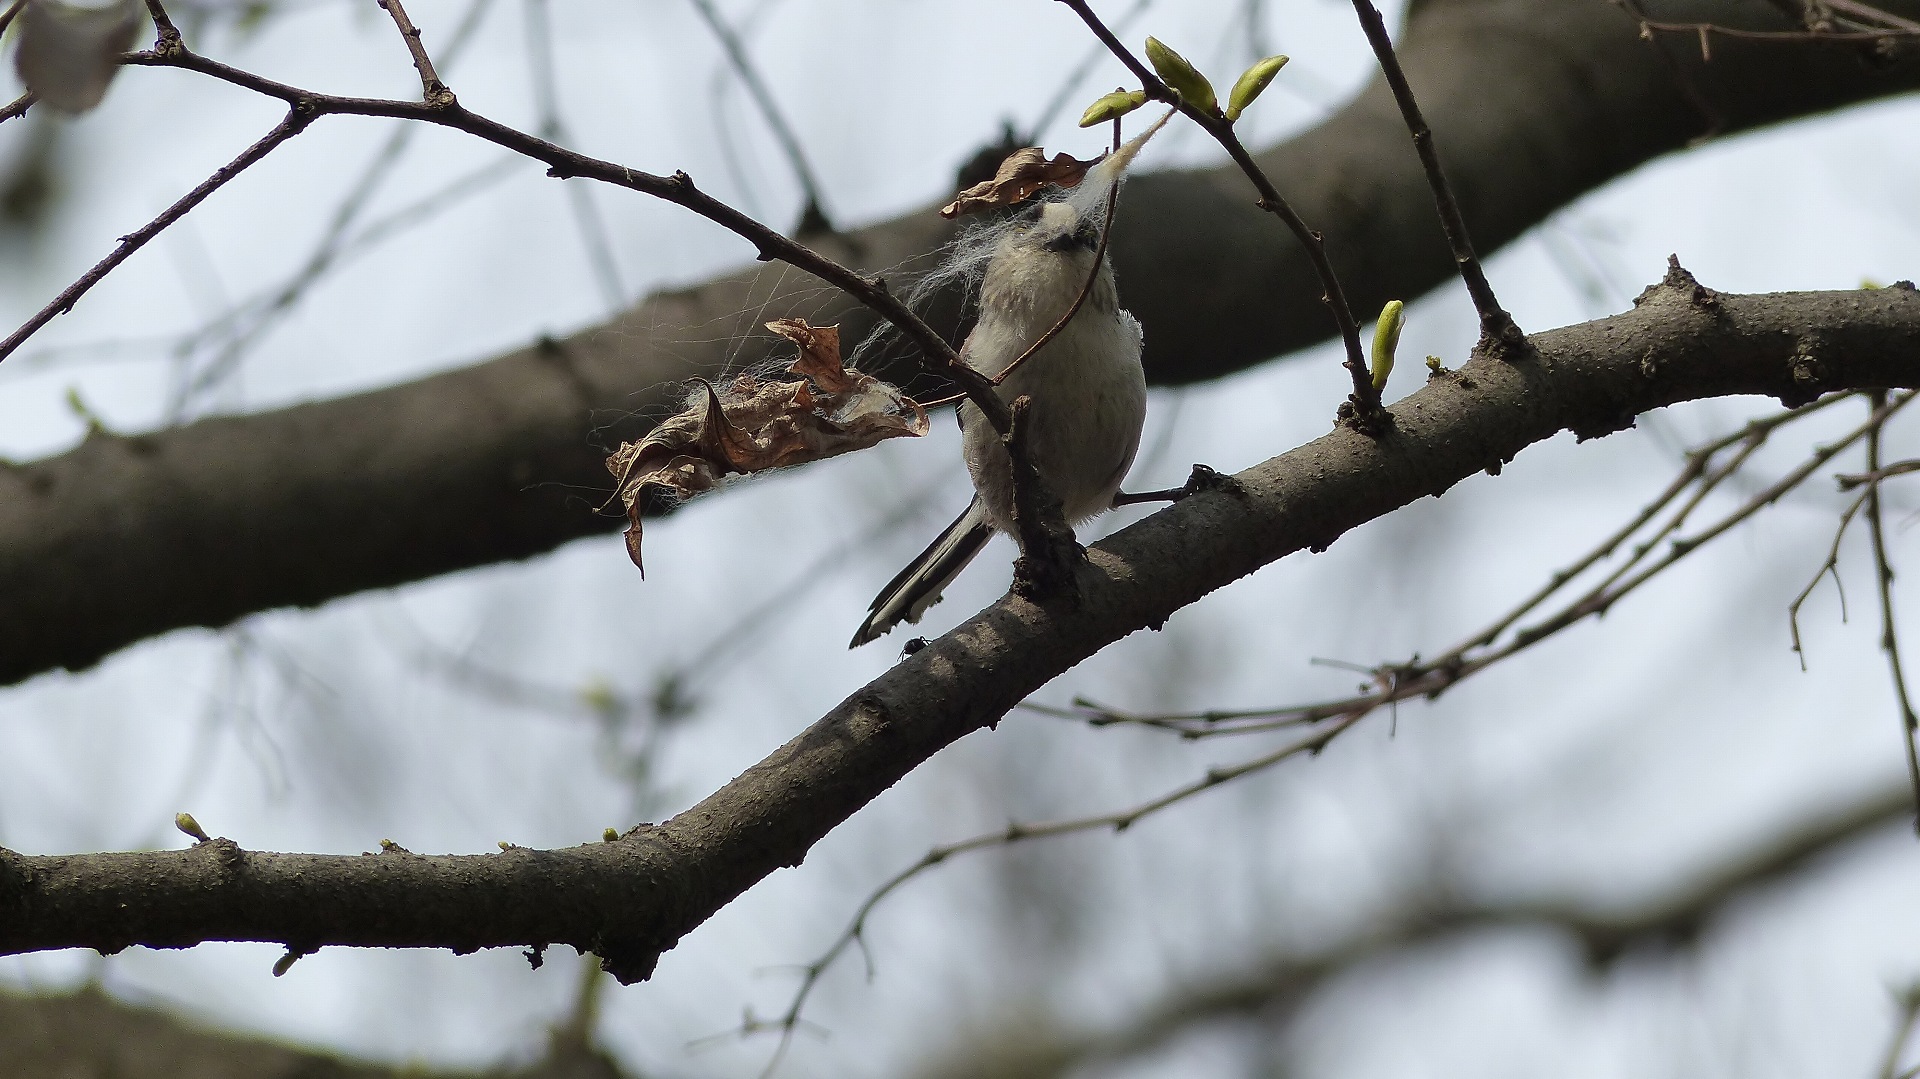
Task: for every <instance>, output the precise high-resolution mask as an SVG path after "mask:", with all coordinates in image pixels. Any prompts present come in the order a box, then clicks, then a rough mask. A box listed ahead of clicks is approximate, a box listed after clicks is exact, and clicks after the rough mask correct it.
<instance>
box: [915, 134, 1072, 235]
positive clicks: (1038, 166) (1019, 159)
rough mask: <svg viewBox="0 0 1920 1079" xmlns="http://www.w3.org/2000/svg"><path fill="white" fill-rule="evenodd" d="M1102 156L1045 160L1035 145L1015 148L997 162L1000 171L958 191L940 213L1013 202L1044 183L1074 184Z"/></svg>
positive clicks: (972, 211)
mask: <svg viewBox="0 0 1920 1079" xmlns="http://www.w3.org/2000/svg"><path fill="white" fill-rule="evenodd" d="M1104 156H1105V155H1104V154H1103V155H1101V157H1096V158H1094V159H1093V160H1091V161H1081V160H1080V159H1079V158H1076V157H1072V156H1070V155H1068V154H1055V155H1053V159H1052V160H1051V161H1049V160H1048V159H1047V154H1046V151H1045V150H1042V149H1041V148H1040V147H1038V146H1028V147H1026V148H1024V149H1020V150H1015V151H1014V152H1013V153H1011V154H1009V155H1008V156H1007V159H1006V160H1005V161H1002V162H1000V171H999V172H997V173H995V174H994V177H993V179H991V180H983V181H981V182H980V183H977V184H974V185H973V186H972V187H969V188H967V189H966V190H965V191H962V192H960V194H959V196H958V197H957V198H955V199H954V200H953V201H952V202H949V203H947V204H946V205H945V206H942V207H941V208H940V216H941V217H946V218H954V217H959V216H960V215H962V214H976V213H979V212H980V211H982V210H991V209H995V208H997V207H1001V206H1014V205H1017V204H1019V203H1022V202H1025V201H1026V200H1028V199H1030V198H1032V197H1033V194H1034V192H1036V191H1038V190H1040V189H1041V188H1042V187H1045V186H1046V185H1048V184H1055V185H1058V186H1060V187H1078V186H1079V185H1080V181H1081V180H1083V179H1085V178H1086V175H1087V170H1088V169H1090V168H1092V167H1093V166H1095V165H1097V164H1099V163H1100V161H1101V160H1102V158H1103V157H1104Z"/></svg>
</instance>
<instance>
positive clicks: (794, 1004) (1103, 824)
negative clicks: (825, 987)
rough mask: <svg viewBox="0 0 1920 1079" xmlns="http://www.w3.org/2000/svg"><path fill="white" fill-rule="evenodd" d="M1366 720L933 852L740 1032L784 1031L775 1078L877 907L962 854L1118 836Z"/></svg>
mask: <svg viewBox="0 0 1920 1079" xmlns="http://www.w3.org/2000/svg"><path fill="white" fill-rule="evenodd" d="M1362 716H1363V713H1356V714H1354V715H1352V716H1350V717H1347V718H1346V719H1344V720H1343V721H1342V722H1340V723H1337V724H1333V725H1331V726H1328V727H1326V728H1325V729H1323V730H1319V731H1316V732H1314V733H1313V734H1312V735H1311V736H1309V737H1306V738H1302V739H1300V740H1298V741H1295V742H1289V743H1288V744H1287V745H1284V746H1282V747H1280V748H1279V749H1276V750H1274V751H1272V752H1269V753H1264V754H1262V755H1260V756H1257V757H1253V758H1251V759H1249V760H1245V761H1242V762H1240V763H1239V764H1233V765H1225V766H1221V767H1215V768H1209V769H1207V772H1206V775H1204V776H1202V777H1201V778H1199V779H1197V780H1194V781H1192V782H1190V783H1186V784H1183V785H1181V786H1179V787H1175V788H1174V789H1172V790H1170V791H1167V792H1166V793H1165V794H1162V795H1160V796H1159V797H1157V798H1154V799H1151V800H1149V801H1146V802H1142V803H1140V804H1138V805H1135V806H1133V807H1131V808H1129V809H1124V810H1121V811H1119V812H1117V813H1106V814H1101V815H1099V816H1090V817H1075V818H1070V819H1067V820H1058V821H1049V822H1046V823H1042V824H1019V823H1011V824H1008V825H1007V826H1006V828H1005V829H1003V830H1000V831H996V832H987V833H984V834H982V835H976V836H973V837H971V838H969V839H962V840H960V841H959V842H956V843H949V844H946V845H945V846H939V847H934V848H933V849H932V850H929V851H928V852H927V853H926V854H924V855H922V856H921V858H920V860H919V861H917V862H914V863H913V864H912V865H910V866H907V867H906V868H905V869H902V870H901V871H899V872H898V873H895V874H894V875H893V876H891V877H888V878H887V879H886V880H885V881H883V882H882V883H881V884H880V886H879V887H878V888H875V889H874V890H873V891H872V892H871V893H869V894H868V896H867V898H866V899H865V900H864V901H863V902H862V903H861V904H860V906H859V908H858V909H856V910H855V911H854V915H853V918H852V919H851V920H850V921H848V923H847V926H846V928H845V929H842V930H841V931H840V935H839V936H838V937H836V938H834V941H833V943H832V944H831V945H830V946H829V947H828V948H827V950H826V951H825V952H823V953H821V955H820V956H819V958H817V959H815V960H814V961H813V962H811V963H808V964H807V965H806V966H804V967H802V968H801V972H802V973H801V980H800V986H799V988H798V989H796V990H795V991H794V995H793V999H792V1000H791V1001H790V1002H789V1003H788V1005H787V1009H786V1011H784V1012H783V1013H781V1015H780V1017H779V1018H777V1019H772V1020H762V1019H754V1018H752V1017H749V1018H748V1020H747V1022H746V1023H744V1024H742V1025H741V1027H740V1030H739V1033H740V1034H741V1035H742V1036H746V1035H751V1034H758V1033H761V1032H764V1031H770V1030H778V1031H779V1032H780V1044H779V1047H778V1048H777V1049H775V1051H774V1055H773V1059H772V1060H771V1061H769V1062H768V1064H767V1067H766V1069H765V1070H763V1071H762V1072H761V1076H762V1079H765V1077H766V1076H769V1075H771V1074H773V1071H774V1069H775V1068H776V1067H778V1065H779V1064H780V1061H781V1059H782V1058H783V1057H784V1056H785V1055H786V1052H787V1048H788V1046H790V1045H791V1044H792V1042H793V1035H794V1032H795V1030H796V1029H797V1028H798V1027H799V1025H800V1024H801V1018H800V1013H801V1011H802V1010H804V1009H805V1007H806V1004H807V999H808V998H809V997H810V996H812V994H813V990H814V987H815V986H817V985H818V984H819V983H820V978H821V976H822V975H824V974H825V973H826V972H827V969H828V968H829V967H831V966H832V965H833V964H834V962H835V961H836V960H838V959H839V958H840V956H841V955H843V954H845V952H846V950H847V949H848V948H850V947H852V946H853V945H854V944H856V943H862V941H863V935H864V933H865V932H866V925H867V919H868V918H869V917H870V916H871V915H872V914H873V911H874V908H876V907H878V906H879V905H880V904H881V902H882V901H884V900H885V899H886V898H887V897H888V896H889V895H892V894H893V893H894V892H895V891H897V890H898V889H899V888H900V886H901V885H904V884H906V883H907V882H908V881H910V880H912V879H913V878H915V877H917V876H919V875H920V874H922V873H925V872H926V871H927V870H929V869H932V868H933V867H934V866H937V865H939V864H941V863H942V862H945V861H946V860H947V859H949V858H951V857H953V856H955V855H958V854H967V853H971V852H973V851H978V850H986V849H988V848H991V847H1004V846H1010V845H1012V844H1015V843H1024V842H1027V841H1029V840H1035V839H1053V838H1057V837H1059V836H1065V835H1075V834H1078V833H1083V832H1092V831H1099V830H1101V829H1106V828H1111V829H1112V830H1113V831H1115V832H1124V831H1126V830H1127V829H1128V828H1131V827H1132V826H1133V825H1135V824H1137V823H1139V822H1140V821H1141V820H1142V819H1144V818H1146V817H1150V816H1152V815H1153V814H1155V813H1158V812H1160V811H1161V810H1163V809H1167V808H1170V807H1172V806H1175V805H1178V804H1180V803H1182V802H1185V801H1187V800H1188V799H1190V798H1192V797H1194V796H1195V795H1199V794H1203V793H1205V792H1207V791H1209V790H1212V789H1213V788H1215V787H1218V786H1220V785H1221V784H1223V783H1228V782H1231V781H1233V780H1236V779H1240V778H1242V777H1245V776H1248V775H1252V774H1254V773H1256V772H1262V771H1265V770H1267V769H1269V768H1272V767H1273V766H1274V765H1277V764H1279V763H1280V762H1282V761H1285V760H1288V759H1291V758H1293V757H1297V756H1300V755H1301V754H1303V753H1304V754H1317V753H1319V752H1320V751H1321V750H1322V749H1325V748H1326V746H1327V743H1329V742H1331V741H1333V739H1334V738H1336V737H1338V736H1339V735H1340V734H1341V733H1342V732H1344V731H1346V730H1347V729H1348V728H1349V727H1352V726H1353V725H1354V724H1355V723H1358V722H1359V721H1360V719H1361V718H1362Z"/></svg>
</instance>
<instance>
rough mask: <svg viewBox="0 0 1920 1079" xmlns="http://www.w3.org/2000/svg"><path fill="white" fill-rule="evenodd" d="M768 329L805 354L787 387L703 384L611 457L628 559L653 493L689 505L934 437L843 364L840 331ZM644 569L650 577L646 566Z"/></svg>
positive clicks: (743, 381) (878, 386)
mask: <svg viewBox="0 0 1920 1079" xmlns="http://www.w3.org/2000/svg"><path fill="white" fill-rule="evenodd" d="M767 326H768V328H769V329H771V330H773V331H774V332H775V333H778V334H779V335H780V336H782V337H785V338H786V339H788V340H789V341H792V342H794V344H795V345H797V346H798V347H799V349H800V355H799V357H798V358H796V359H795V360H794V361H793V363H792V364H791V365H790V366H789V367H788V368H787V370H786V372H784V373H786V374H791V375H797V376H799V377H798V378H797V379H796V380H793V381H788V380H785V379H780V378H769V379H760V378H755V377H754V376H752V375H741V376H740V377H738V378H736V379H734V380H733V383H732V384H731V385H730V386H728V387H727V388H726V389H725V390H716V389H715V388H714V387H713V386H712V385H711V384H709V383H708V382H706V381H704V380H696V382H697V386H696V389H695V390H694V392H693V393H691V394H690V395H689V396H688V399H687V404H686V407H685V408H683V409H681V410H680V411H679V412H678V413H675V414H674V415H673V416H671V417H669V418H668V419H667V420H666V421H665V422H663V423H661V424H660V426H658V427H656V428H654V429H653V431H652V432H651V433H649V434H648V435H647V437H645V438H643V439H641V440H640V441H638V442H627V443H624V444H622V445H621V447H620V448H619V450H617V451H615V452H614V454H613V455H612V456H610V457H608V458H607V470H608V471H610V472H612V473H613V475H614V476H615V477H616V478H617V482H618V494H619V497H620V500H621V502H622V503H623V504H624V505H625V506H626V508H627V519H628V521H629V522H630V523H629V524H628V526H627V555H628V557H630V558H632V559H633V564H634V565H636V566H641V561H640V519H641V516H642V514H643V513H644V512H645V511H646V507H647V503H648V501H649V495H651V494H652V493H654V492H659V493H662V494H664V495H667V496H668V497H672V498H688V497H691V496H693V495H696V494H699V493H701V492H702V491H707V490H711V489H712V488H713V487H715V486H717V485H718V484H719V483H720V481H721V480H723V479H725V478H726V477H727V476H729V475H732V474H735V473H738V474H742V475H744V474H747V473H752V472H764V471H766V470H768V469H773V468H786V467H788V466H790V465H798V464H804V463H806V462H808V461H818V460H822V459H825V458H828V457H835V456H838V455H840V454H843V453H849V452H851V451H853V450H863V449H866V448H867V447H868V446H872V445H874V444H876V443H878V442H881V441H884V440H886V439H889V438H897V437H900V436H902V435H913V436H918V435H924V434H926V433H927V412H926V409H924V408H922V407H920V404H919V403H918V402H917V401H915V400H913V398H911V397H908V396H907V395H906V394H904V393H902V392H900V390H899V389H898V388H897V387H895V386H893V385H891V384H889V383H886V382H882V381H880V380H879V379H877V378H874V377H873V376H871V375H865V374H862V373H860V371H859V370H857V369H855V368H850V367H845V366H843V365H842V364H841V361H840V329H839V327H837V326H809V325H808V324H807V323H806V322H805V320H802V319H781V320H779V321H778V322H770V323H768V324H767ZM641 572H642V573H644V572H645V567H644V566H642V568H641Z"/></svg>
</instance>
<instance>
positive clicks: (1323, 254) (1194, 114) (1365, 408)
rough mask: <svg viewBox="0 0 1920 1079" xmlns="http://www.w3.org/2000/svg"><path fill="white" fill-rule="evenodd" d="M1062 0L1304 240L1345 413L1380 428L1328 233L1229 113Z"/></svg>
mask: <svg viewBox="0 0 1920 1079" xmlns="http://www.w3.org/2000/svg"><path fill="white" fill-rule="evenodd" d="M1059 2H1060V3H1062V4H1065V5H1066V6H1067V7H1068V8H1070V9H1072V11H1073V12H1074V14H1076V15H1078V16H1080V20H1081V21H1082V22H1084V23H1086V25H1087V29H1088V30H1090V31H1092V32H1093V35H1094V36H1095V37H1096V38H1099V39H1100V42H1101V44H1103V45H1105V46H1106V47H1107V51H1109V52H1111V53H1113V55H1114V56H1115V57H1117V58H1119V60H1120V62H1121V63H1123V64H1125V65H1127V69H1128V70H1129V71H1132V72H1133V74H1134V77H1135V78H1137V79H1139V80H1140V86H1141V89H1142V90H1143V91H1145V93H1146V95H1147V96H1148V97H1149V98H1152V99H1153V100H1155V101H1162V102H1165V103H1166V104H1169V105H1172V106H1173V107H1175V108H1177V109H1179V110H1180V112H1181V115H1183V116H1185V117H1187V119H1189V120H1192V121H1193V122H1194V123H1196V124H1198V125H1200V127H1201V129H1202V130H1204V131H1206V133H1207V134H1209V135H1212V136H1213V138H1214V141H1216V142H1218V143H1219V144H1220V145H1221V147H1222V148H1224V149H1225V150H1226V151H1227V156H1228V157H1231V158H1232V159H1233V163H1234V164H1235V165H1237V166H1239V168H1240V171H1241V172H1242V173H1245V174H1246V177H1247V179H1249V180H1251V181H1252V182H1253V186H1254V190H1256V191H1257V192H1259V195H1260V197H1259V199H1258V200H1257V202H1256V205H1258V206H1259V207H1260V208H1261V209H1262V210H1265V211H1267V212H1268V213H1270V214H1273V215H1274V216H1275V217H1278V218H1279V219H1280V220H1281V221H1283V222H1285V223H1286V226H1287V228H1288V229H1289V230H1291V231H1292V232H1293V235H1294V237H1295V238H1296V239H1297V240H1299V241H1300V246H1301V247H1302V248H1303V249H1305V251H1306V253H1307V260H1308V261H1309V262H1311V263H1313V269H1314V272H1315V273H1316V274H1317V275H1319V278H1320V287H1321V293H1320V299H1321V301H1322V302H1323V303H1325V304H1326V305H1327V309H1328V310H1329V311H1331V312H1332V314H1333V321H1334V324H1335V325H1336V326H1338V327H1339V329H1340V340H1341V341H1342V342H1343V343H1344V344H1345V346H1346V354H1347V359H1346V368H1347V374H1348V376H1349V377H1351V379H1352V380H1353V399H1352V400H1351V401H1349V402H1348V406H1349V408H1347V409H1343V413H1348V412H1350V415H1347V416H1346V417H1345V418H1347V419H1348V420H1349V422H1351V423H1352V424H1353V425H1354V426H1355V427H1356V428H1357V429H1360V430H1363V431H1373V430H1377V429H1378V427H1379V424H1380V422H1381V417H1382V414H1383V410H1382V408H1381V406H1380V391H1378V390H1376V389H1374V388H1373V375H1372V373H1371V372H1370V371H1369V370H1368V368H1367V359H1366V354H1365V353H1364V351H1363V350H1362V349H1361V347H1360V324H1359V323H1358V322H1356V321H1355V320H1354V317H1353V308H1352V307H1350V306H1349V305H1348V304H1347V294H1346V291H1345V290H1344V289H1343V288H1341V286H1340V278H1339V276H1338V275H1337V274H1335V273H1334V271H1333V263H1332V261H1330V260H1329V259H1328V258H1327V245H1326V239H1325V237H1323V236H1321V234H1320V233H1319V232H1316V231H1315V230H1313V229H1312V228H1309V227H1308V226H1307V223H1306V222H1305V221H1304V220H1302V219H1301V217H1300V215H1299V214H1298V213H1297V212H1295V211H1294V209H1293V206H1292V205H1291V204H1289V203H1288V202H1287V200H1286V199H1284V198H1282V197H1281V196H1280V192H1279V191H1278V190H1277V189H1275V188H1274V186H1273V181H1271V180H1269V179H1267V174H1266V173H1265V172H1264V171H1262V170H1261V168H1260V165H1259V163H1257V162H1256V161H1254V159H1253V155H1252V154H1250V153H1248V152H1247V148H1246V147H1245V146H1244V145H1242V144H1241V142H1240V137H1239V136H1238V135H1236V134H1235V133H1234V130H1233V125H1232V124H1231V123H1229V122H1228V121H1227V119H1226V117H1224V116H1221V115H1219V114H1218V112H1217V111H1216V112H1204V111H1202V110H1200V109H1198V108H1195V107H1194V106H1193V105H1191V104H1189V103H1187V102H1185V101H1182V100H1181V99H1180V95H1179V94H1177V93H1175V92H1174V91H1173V89H1172V88H1171V87H1169V86H1168V85H1167V84H1166V83H1164V82H1162V81H1160V78H1159V76H1157V75H1155V74H1154V73H1153V72H1152V71H1150V70H1148V68H1147V66H1146V65H1145V64H1144V63H1142V62H1141V61H1140V58H1139V57H1137V56H1135V55H1134V54H1133V53H1132V51H1131V50H1129V49H1128V48H1127V47H1126V46H1125V45H1122V44H1121V43H1120V39H1119V38H1116V37H1114V36H1113V31H1111V30H1109V29H1107V26H1106V24H1105V23H1103V22H1101V21H1100V17H1099V16H1098V15H1095V14H1094V13H1093V9H1092V8H1090V7H1088V6H1087V3H1086V0H1059Z"/></svg>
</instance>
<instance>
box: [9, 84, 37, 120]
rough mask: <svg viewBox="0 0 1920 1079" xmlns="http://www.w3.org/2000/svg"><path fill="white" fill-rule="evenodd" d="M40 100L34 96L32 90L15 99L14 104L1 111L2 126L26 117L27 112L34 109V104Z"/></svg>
mask: <svg viewBox="0 0 1920 1079" xmlns="http://www.w3.org/2000/svg"><path fill="white" fill-rule="evenodd" d="M38 100H40V99H39V98H38V97H35V96H34V93H33V91H32V90H28V91H27V92H26V93H24V94H21V95H20V96H19V97H16V98H14V99H13V102H12V103H11V104H9V105H8V106H7V107H6V108H3V109H0V124H4V123H6V122H7V121H8V120H11V119H13V118H15V117H17V116H25V115H26V114H27V110H28V109H30V108H32V107H33V103H34V102H36V101H38Z"/></svg>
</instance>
